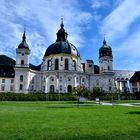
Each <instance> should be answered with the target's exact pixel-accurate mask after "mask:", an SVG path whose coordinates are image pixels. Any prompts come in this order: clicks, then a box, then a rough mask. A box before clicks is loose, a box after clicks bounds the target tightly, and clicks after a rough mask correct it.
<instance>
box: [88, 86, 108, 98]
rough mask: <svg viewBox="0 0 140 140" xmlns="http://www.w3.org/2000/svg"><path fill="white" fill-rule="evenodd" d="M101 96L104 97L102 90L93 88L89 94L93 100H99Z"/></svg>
mask: <svg viewBox="0 0 140 140" xmlns="http://www.w3.org/2000/svg"><path fill="white" fill-rule="evenodd" d="M102 96H106V93H105V91H104V90H102V89H101V88H99V87H94V88H93V89H92V90H91V92H90V99H91V100H94V99H95V98H99V99H101V97H102Z"/></svg>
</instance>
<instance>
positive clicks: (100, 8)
mask: <svg viewBox="0 0 140 140" xmlns="http://www.w3.org/2000/svg"><path fill="white" fill-rule="evenodd" d="M0 5H1V8H0V15H1V17H0V54H5V55H8V56H10V57H12V58H14V59H15V55H16V54H15V48H16V47H17V46H18V44H19V43H20V42H21V40H22V34H23V31H24V27H26V37H27V43H28V45H29V46H30V49H31V56H30V62H31V63H32V64H35V65H38V64H40V63H41V61H42V58H43V55H44V53H45V50H46V48H47V47H48V46H49V45H50V44H52V43H54V42H55V40H56V32H57V31H58V29H59V28H60V22H61V17H62V16H63V18H64V25H65V27H64V28H65V30H66V31H67V32H68V34H69V36H68V40H69V42H71V43H72V44H74V45H75V46H76V47H77V48H78V50H79V52H80V55H81V59H82V61H85V60H86V59H93V60H94V63H95V64H98V50H99V48H100V47H101V46H102V41H103V38H104V36H105V37H106V40H107V43H108V44H109V45H110V46H111V47H112V50H113V56H114V58H113V59H114V69H129V70H140V0H0Z"/></svg>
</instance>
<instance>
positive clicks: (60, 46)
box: [44, 18, 80, 57]
mask: <svg viewBox="0 0 140 140" xmlns="http://www.w3.org/2000/svg"><path fill="white" fill-rule="evenodd" d="M60 27H61V28H60V29H59V30H58V32H57V39H56V42H55V43H53V44H51V45H50V46H49V47H48V48H47V49H46V52H45V55H44V57H47V56H49V55H55V54H68V55H72V56H76V57H80V54H79V52H78V50H77V48H76V47H75V46H74V45H73V44H71V43H70V42H69V41H68V40H67V36H68V33H67V32H65V29H64V24H63V18H62V19H61V24H60Z"/></svg>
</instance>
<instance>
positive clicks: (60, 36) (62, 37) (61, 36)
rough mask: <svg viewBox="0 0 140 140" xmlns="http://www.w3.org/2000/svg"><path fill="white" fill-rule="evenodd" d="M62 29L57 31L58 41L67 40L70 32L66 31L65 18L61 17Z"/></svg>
mask: <svg viewBox="0 0 140 140" xmlns="http://www.w3.org/2000/svg"><path fill="white" fill-rule="evenodd" d="M60 27H61V28H60V29H59V30H58V32H57V40H56V41H67V36H68V33H67V32H65V29H64V23H63V18H61V24H60Z"/></svg>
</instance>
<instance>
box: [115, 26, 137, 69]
mask: <svg viewBox="0 0 140 140" xmlns="http://www.w3.org/2000/svg"><path fill="white" fill-rule="evenodd" d="M139 44H140V28H138V29H137V31H136V32H134V33H133V34H131V35H130V36H128V37H127V38H126V39H124V40H123V41H122V43H120V44H118V46H117V47H116V49H115V50H114V56H115V59H116V60H117V62H119V63H121V64H122V65H123V67H125V69H131V70H139V69H140V63H139V61H138V60H140V53H139V49H140V45H139ZM118 54H119V55H118Z"/></svg>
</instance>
